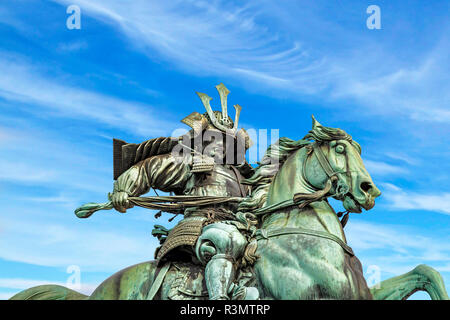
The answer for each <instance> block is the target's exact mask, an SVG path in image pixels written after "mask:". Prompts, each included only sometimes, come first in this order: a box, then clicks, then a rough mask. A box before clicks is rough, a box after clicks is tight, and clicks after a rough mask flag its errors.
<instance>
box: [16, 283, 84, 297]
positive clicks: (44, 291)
mask: <svg viewBox="0 0 450 320" xmlns="http://www.w3.org/2000/svg"><path fill="white" fill-rule="evenodd" d="M87 298H88V296H86V295H84V294H81V293H79V292H76V291H74V290H71V289H69V288H66V287H63V286H58V285H53V284H49V285H43V286H36V287H32V288H29V289H26V290H23V291H21V292H19V293H18V294H16V295H14V296H13V297H11V298H10V300H84V299H87Z"/></svg>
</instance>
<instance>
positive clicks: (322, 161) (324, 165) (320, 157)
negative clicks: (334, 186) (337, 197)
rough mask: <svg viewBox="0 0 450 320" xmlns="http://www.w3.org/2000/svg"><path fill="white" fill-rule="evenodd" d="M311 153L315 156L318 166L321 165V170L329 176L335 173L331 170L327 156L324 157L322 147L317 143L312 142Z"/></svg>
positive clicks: (335, 173)
mask: <svg viewBox="0 0 450 320" xmlns="http://www.w3.org/2000/svg"><path fill="white" fill-rule="evenodd" d="M312 147H313V153H314V155H315V156H316V158H317V160H318V161H319V163H320V166H321V167H322V169H323V171H325V173H326V174H327V176H328V177H329V178H331V177H333V176H335V175H337V172H335V171H334V170H333V168H332V167H331V164H330V162H329V161H328V159H327V157H325V154H324V153H323V151H322V148H321V147H320V145H318V144H317V143H313V145H312Z"/></svg>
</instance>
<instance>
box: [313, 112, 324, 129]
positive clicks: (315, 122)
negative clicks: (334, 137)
mask: <svg viewBox="0 0 450 320" xmlns="http://www.w3.org/2000/svg"><path fill="white" fill-rule="evenodd" d="M311 118H312V127H313V129H314V128H317V127H319V126H320V127H321V126H322V125H321V124H320V123H319V121H317V120H316V118H314V115H311Z"/></svg>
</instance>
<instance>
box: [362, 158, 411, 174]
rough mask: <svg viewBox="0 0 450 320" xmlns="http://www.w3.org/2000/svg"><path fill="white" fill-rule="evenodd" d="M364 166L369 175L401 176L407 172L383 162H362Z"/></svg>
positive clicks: (404, 169) (402, 168)
mask: <svg viewBox="0 0 450 320" xmlns="http://www.w3.org/2000/svg"><path fill="white" fill-rule="evenodd" d="M364 165H365V167H366V168H367V171H368V172H369V173H370V174H371V175H378V176H385V175H401V174H405V173H407V172H408V170H407V169H406V168H404V167H399V166H395V165H392V164H388V163H386V162H383V161H373V160H364Z"/></svg>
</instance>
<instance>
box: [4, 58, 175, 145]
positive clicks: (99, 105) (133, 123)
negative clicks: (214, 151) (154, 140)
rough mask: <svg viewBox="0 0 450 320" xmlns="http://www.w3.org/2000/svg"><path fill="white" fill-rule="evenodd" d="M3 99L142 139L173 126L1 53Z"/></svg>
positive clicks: (140, 107) (143, 108)
mask: <svg viewBox="0 0 450 320" xmlns="http://www.w3.org/2000/svg"><path fill="white" fill-rule="evenodd" d="M0 88H1V89H0V97H2V98H4V99H6V100H8V101H10V102H12V103H25V104H30V105H33V106H36V105H38V106H39V109H38V110H37V109H36V108H35V107H34V109H33V108H32V107H30V108H28V109H27V110H28V111H29V112H38V113H39V114H40V115H42V113H43V112H45V111H46V112H48V113H49V114H50V115H51V116H54V117H66V118H75V119H81V120H83V119H87V120H93V121H97V122H99V123H103V124H104V125H107V126H111V127H114V128H118V129H122V130H126V131H128V132H131V133H134V134H137V135H140V136H145V137H148V136H152V135H161V134H166V133H167V131H168V129H169V128H174V127H176V126H177V125H178V123H176V124H175V123H171V122H169V121H167V120H164V119H162V118H161V115H160V114H158V113H157V112H156V111H155V108H153V107H151V106H148V105H142V104H140V103H133V102H127V101H123V100H121V99H118V98H114V97H111V96H107V95H103V94H100V93H96V92H92V91H89V90H85V89H80V88H77V87H75V86H73V85H70V84H67V81H64V80H63V79H62V78H61V79H58V77H54V78H52V79H50V78H49V77H47V76H44V75H43V74H42V73H41V72H40V71H39V70H38V68H37V67H35V66H32V65H30V64H29V63H28V62H26V61H24V60H23V59H20V58H18V57H11V55H9V56H8V54H5V53H1V54H0Z"/></svg>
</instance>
